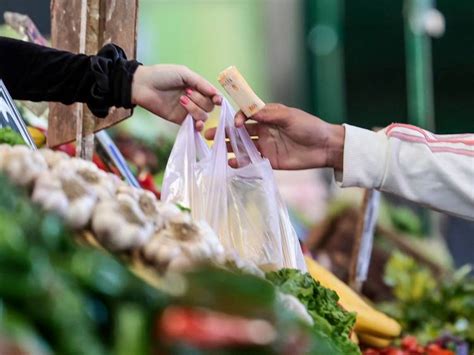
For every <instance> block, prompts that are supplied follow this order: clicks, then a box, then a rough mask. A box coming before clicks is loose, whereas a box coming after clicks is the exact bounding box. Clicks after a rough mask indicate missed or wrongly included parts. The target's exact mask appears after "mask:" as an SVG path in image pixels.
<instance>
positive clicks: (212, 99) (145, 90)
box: [132, 64, 222, 130]
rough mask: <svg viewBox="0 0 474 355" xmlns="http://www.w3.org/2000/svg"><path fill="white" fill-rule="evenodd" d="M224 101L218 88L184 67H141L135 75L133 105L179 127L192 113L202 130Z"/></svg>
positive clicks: (161, 65)
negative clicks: (208, 114)
mask: <svg viewBox="0 0 474 355" xmlns="http://www.w3.org/2000/svg"><path fill="white" fill-rule="evenodd" d="M221 100H222V98H221V97H220V96H219V95H218V94H217V90H216V88H214V86H212V85H211V84H210V83H209V82H208V81H207V80H205V79H204V78H202V77H201V76H199V75H198V74H196V73H195V72H193V71H192V70H190V69H189V68H187V67H185V66H183V65H173V64H158V65H153V66H142V65H141V66H139V67H138V68H137V70H136V72H135V74H134V76H133V82H132V103H133V104H135V105H139V106H141V107H143V108H145V109H147V110H148V111H150V112H152V113H154V114H156V115H158V116H160V117H162V118H164V119H166V120H168V121H171V122H174V123H177V124H181V123H182V122H183V120H184V118H185V117H186V115H187V114H188V112H189V113H190V114H191V116H193V118H194V119H195V120H196V128H197V129H198V130H202V128H203V127H204V121H205V120H206V119H207V113H208V112H211V111H212V110H213V109H214V104H220V103H221Z"/></svg>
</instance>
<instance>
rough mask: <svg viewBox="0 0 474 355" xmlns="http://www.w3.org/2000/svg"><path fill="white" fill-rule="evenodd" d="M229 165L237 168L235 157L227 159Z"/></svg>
mask: <svg viewBox="0 0 474 355" xmlns="http://www.w3.org/2000/svg"><path fill="white" fill-rule="evenodd" d="M229 165H230V166H231V167H232V168H234V169H237V168H238V167H239V164H238V163H237V159H235V158H231V159H229Z"/></svg>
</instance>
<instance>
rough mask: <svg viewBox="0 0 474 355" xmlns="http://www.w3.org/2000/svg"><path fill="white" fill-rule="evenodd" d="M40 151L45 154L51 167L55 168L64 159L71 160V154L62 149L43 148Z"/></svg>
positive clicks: (45, 158)
mask: <svg viewBox="0 0 474 355" xmlns="http://www.w3.org/2000/svg"><path fill="white" fill-rule="evenodd" d="M38 152H39V153H40V154H41V155H42V156H43V158H44V160H45V161H46V163H47V164H48V167H49V168H50V169H52V168H54V167H55V166H56V165H57V164H58V163H60V162H62V161H64V160H69V155H67V154H66V153H64V152H61V151H56V150H51V149H46V148H43V149H40V150H39V151H38Z"/></svg>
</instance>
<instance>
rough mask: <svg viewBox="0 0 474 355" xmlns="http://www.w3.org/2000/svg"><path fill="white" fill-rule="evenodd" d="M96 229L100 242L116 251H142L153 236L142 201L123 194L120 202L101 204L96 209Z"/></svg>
mask: <svg viewBox="0 0 474 355" xmlns="http://www.w3.org/2000/svg"><path fill="white" fill-rule="evenodd" d="M92 230H93V231H94V233H95V235H96V236H97V238H98V239H99V241H100V242H101V243H102V244H103V245H104V246H105V247H106V248H108V249H110V250H113V251H124V250H129V249H134V248H140V247H141V246H142V245H143V244H145V243H146V242H147V241H148V240H149V239H150V237H151V235H152V233H153V224H152V223H150V222H148V221H147V220H146V217H145V215H144V214H143V212H142V211H141V209H140V207H139V205H138V202H137V201H135V200H134V199H133V198H132V197H131V196H129V195H125V194H121V195H118V196H117V199H109V200H104V201H101V202H99V203H98V204H97V206H96V207H95V209H94V213H93V216H92Z"/></svg>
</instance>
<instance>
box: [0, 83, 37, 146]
mask: <svg viewBox="0 0 474 355" xmlns="http://www.w3.org/2000/svg"><path fill="white" fill-rule="evenodd" d="M4 127H10V128H11V129H13V130H15V131H16V132H18V133H19V134H20V135H21V137H22V138H23V140H24V141H25V143H26V144H27V145H28V146H29V147H30V148H31V149H35V150H36V145H35V143H34V142H33V139H32V138H31V136H30V133H29V132H28V130H27V129H26V125H25V123H24V121H23V118H21V116H20V113H19V112H18V109H17V108H16V106H15V102H14V101H13V99H12V98H11V96H10V94H9V93H8V90H7V88H6V87H5V85H4V84H3V81H2V80H0V128H4Z"/></svg>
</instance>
